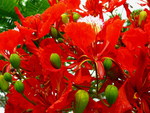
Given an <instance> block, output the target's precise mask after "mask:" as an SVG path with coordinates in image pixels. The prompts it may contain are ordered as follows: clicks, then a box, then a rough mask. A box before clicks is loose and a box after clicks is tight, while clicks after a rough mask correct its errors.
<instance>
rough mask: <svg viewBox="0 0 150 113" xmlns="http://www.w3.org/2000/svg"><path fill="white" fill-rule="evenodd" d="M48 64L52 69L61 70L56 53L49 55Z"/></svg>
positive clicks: (59, 60)
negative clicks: (49, 63)
mask: <svg viewBox="0 0 150 113" xmlns="http://www.w3.org/2000/svg"><path fill="white" fill-rule="evenodd" d="M50 62H51V64H52V66H53V67H54V68H56V69H60V68H61V59H60V56H59V55H58V54H57V53H52V54H51V55H50Z"/></svg>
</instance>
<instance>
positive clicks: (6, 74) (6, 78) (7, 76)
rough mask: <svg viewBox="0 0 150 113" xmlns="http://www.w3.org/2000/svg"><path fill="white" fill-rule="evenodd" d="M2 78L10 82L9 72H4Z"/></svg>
mask: <svg viewBox="0 0 150 113" xmlns="http://www.w3.org/2000/svg"><path fill="white" fill-rule="evenodd" d="M4 79H5V80H6V81H8V82H11V81H12V76H11V74H10V73H7V72H6V73H4Z"/></svg>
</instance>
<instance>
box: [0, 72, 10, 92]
mask: <svg viewBox="0 0 150 113" xmlns="http://www.w3.org/2000/svg"><path fill="white" fill-rule="evenodd" d="M0 88H1V90H3V91H8V88H9V83H8V82H7V81H6V80H5V79H4V76H3V75H0Z"/></svg>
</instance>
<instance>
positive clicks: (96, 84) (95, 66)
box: [95, 63, 99, 97]
mask: <svg viewBox="0 0 150 113" xmlns="http://www.w3.org/2000/svg"><path fill="white" fill-rule="evenodd" d="M96 66H97V65H96V63H95V71H96V95H97V97H98V83H99V82H98V72H97V67H96Z"/></svg>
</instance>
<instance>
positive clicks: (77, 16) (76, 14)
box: [73, 13, 81, 21]
mask: <svg viewBox="0 0 150 113" xmlns="http://www.w3.org/2000/svg"><path fill="white" fill-rule="evenodd" d="M80 16H81V15H80V14H79V13H74V14H73V19H74V21H77V20H78V19H79V18H80Z"/></svg>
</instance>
